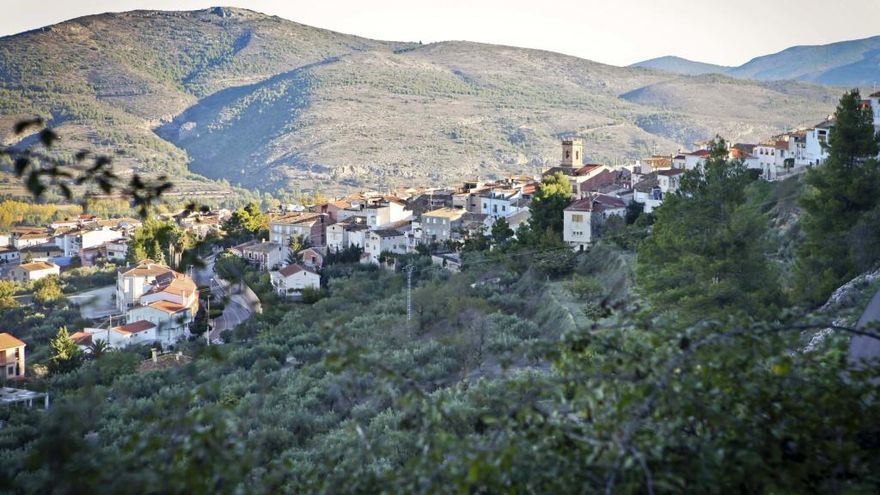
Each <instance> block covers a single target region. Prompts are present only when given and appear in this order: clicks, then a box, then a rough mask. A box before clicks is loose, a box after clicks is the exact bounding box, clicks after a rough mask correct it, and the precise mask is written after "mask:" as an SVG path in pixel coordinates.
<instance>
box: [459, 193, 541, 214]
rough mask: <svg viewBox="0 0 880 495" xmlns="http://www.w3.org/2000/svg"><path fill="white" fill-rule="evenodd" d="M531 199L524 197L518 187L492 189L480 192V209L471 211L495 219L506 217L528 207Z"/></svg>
mask: <svg viewBox="0 0 880 495" xmlns="http://www.w3.org/2000/svg"><path fill="white" fill-rule="evenodd" d="M528 204H529V201H528V200H527V199H525V198H523V197H522V194H520V191H519V190H517V189H494V188H493V189H490V190H489V191H486V192H484V193H481V194H480V211H477V212H469V213H481V214H484V215H489V216H491V217H492V218H493V220H494V219H498V218H506V217H508V216H510V215H513V214H514V213H516V212H518V211H520V210H522V209H524V208H528Z"/></svg>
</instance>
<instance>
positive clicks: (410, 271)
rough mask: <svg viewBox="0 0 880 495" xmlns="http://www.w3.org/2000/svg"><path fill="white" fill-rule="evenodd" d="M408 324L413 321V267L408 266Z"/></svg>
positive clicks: (406, 267)
mask: <svg viewBox="0 0 880 495" xmlns="http://www.w3.org/2000/svg"><path fill="white" fill-rule="evenodd" d="M404 268H405V269H406V324H407V326H409V325H410V322H411V321H412V272H413V268H414V267H413V265H406V266H405V267H404Z"/></svg>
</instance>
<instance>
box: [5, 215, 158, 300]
mask: <svg viewBox="0 0 880 495" xmlns="http://www.w3.org/2000/svg"><path fill="white" fill-rule="evenodd" d="M140 224H141V223H140V221H138V220H135V219H132V218H113V219H101V218H98V217H96V216H94V215H79V216H78V217H76V218H72V219H67V220H59V221H55V222H51V223H49V224H47V225H45V226H41V227H14V228H12V229H10V231H9V232H5V233H0V267H4V268H6V269H5V270H3V273H4V278H6V279H9V280H13V281H16V282H20V283H27V282H32V281H34V280H39V279H41V278H43V277H46V276H49V275H58V274H59V273H60V271H61V269H62V268H64V267H67V266H69V265H70V264H71V263H72V262H73V260H74V259H78V260H79V261H80V263H81V264H82V265H83V266H91V265H93V264H95V263H96V262H97V260H99V259H106V260H109V261H117V262H121V261H124V260H125V256H126V254H127V252H128V247H127V238H128V237H129V235H130V234H131V233H132V232H134V230H135V229H136V228H137V227H138V226H140Z"/></svg>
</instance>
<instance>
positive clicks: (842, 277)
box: [795, 90, 880, 305]
mask: <svg viewBox="0 0 880 495" xmlns="http://www.w3.org/2000/svg"><path fill="white" fill-rule="evenodd" d="M860 103H861V96H860V95H859V91H858V90H852V91H849V92H847V93H845V94H844V95H843V97H842V98H841V99H840V103H839V104H838V106H837V111H836V113H835V123H834V127H833V128H832V129H831V131H830V132H829V135H828V143H827V149H828V159H827V160H826V162H825V163H824V164H822V165H820V166H817V167H816V168H814V169H812V170H810V171H809V172H808V173H807V175H806V178H805V181H806V184H807V188H806V190H805V191H804V194H803V195H802V196H801V198H800V204H801V206H802V207H803V209H804V216H803V218H802V220H801V228H802V229H803V231H804V233H805V240H804V243H803V244H802V245H801V247H800V249H799V250H798V258H797V260H796V264H795V286H796V288H797V290H798V293H799V294H800V295H801V296H802V297H803V299H804V301H805V302H806V303H808V304H811V305H812V304H819V303H821V302H822V301H823V300H824V299H825V298H827V297H828V295H829V294H831V292H832V291H833V290H834V289H835V288H837V287H839V286H840V285H842V284H843V283H845V282H846V281H847V280H849V279H851V278H852V277H854V276H855V275H857V273H858V271H859V270H861V269H865V268H866V267H867V266H870V265H871V264H873V263H874V262H876V261H877V260H878V258H880V253H873V254H872V253H865V252H863V251H864V250H863V249H860V248H859V246H864V243H863V242H861V241H864V236H863V235H860V234H859V232H862V233H864V232H869V233H870V232H871V231H872V229H871V228H866V226H865V225H864V220H865V219H869V218H870V217H867V216H866V214H867V213H868V212H871V211H872V210H874V209H876V208H877V207H878V205H880V168H878V162H877V159H876V157H877V153H878V150H880V147H878V136H877V135H875V133H874V125H873V114H872V112H871V109H870V108H865V107H863V106H862V105H861V104H860ZM874 216H876V215H874ZM856 241H859V242H856Z"/></svg>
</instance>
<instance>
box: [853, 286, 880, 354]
mask: <svg viewBox="0 0 880 495" xmlns="http://www.w3.org/2000/svg"><path fill="white" fill-rule="evenodd" d="M874 322H880V290H878V291H877V293H876V294H874V297H873V298H871V302H869V303H868V307H866V308H865V311H864V313H862V317H861V318H859V322H858V323H857V324H856V328H865V327H866V326H867V325H868V324H869V323H874ZM874 332H875V333H880V330H876V329H875V330H874ZM878 358H880V340H878V339H874V338H871V337H865V336H862V335H856V336H855V337H853V338H852V340H851V341H850V343H849V361H850V363H853V364H855V363H858V362H860V361H871V360H875V359H878Z"/></svg>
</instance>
